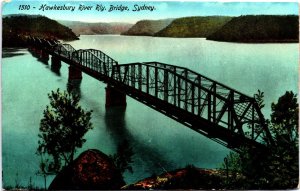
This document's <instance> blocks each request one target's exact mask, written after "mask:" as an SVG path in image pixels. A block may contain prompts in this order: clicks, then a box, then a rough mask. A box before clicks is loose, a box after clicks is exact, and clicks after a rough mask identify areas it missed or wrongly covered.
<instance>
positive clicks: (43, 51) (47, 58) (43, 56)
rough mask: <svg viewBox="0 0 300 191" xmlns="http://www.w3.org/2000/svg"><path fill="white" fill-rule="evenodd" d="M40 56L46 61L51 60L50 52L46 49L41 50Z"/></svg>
mask: <svg viewBox="0 0 300 191" xmlns="http://www.w3.org/2000/svg"><path fill="white" fill-rule="evenodd" d="M40 58H41V59H42V60H44V61H48V60H49V54H48V53H47V52H46V51H45V50H41V51H40Z"/></svg>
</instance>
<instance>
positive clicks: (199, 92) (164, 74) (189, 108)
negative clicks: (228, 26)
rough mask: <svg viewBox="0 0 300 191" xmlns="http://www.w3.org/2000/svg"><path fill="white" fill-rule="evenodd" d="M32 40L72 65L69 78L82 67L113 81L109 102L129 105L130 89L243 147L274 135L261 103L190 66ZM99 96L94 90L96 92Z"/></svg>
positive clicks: (55, 61)
mask: <svg viewBox="0 0 300 191" xmlns="http://www.w3.org/2000/svg"><path fill="white" fill-rule="evenodd" d="M28 45H29V47H30V48H31V49H33V50H34V51H35V52H38V53H39V55H40V57H42V58H44V59H47V60H48V59H49V55H51V62H52V64H53V65H60V64H61V61H63V62H65V63H66V64H68V65H69V79H81V78H82V72H84V73H86V74H88V75H90V76H91V77H93V78H95V79H98V80H99V81H102V82H104V83H107V84H108V86H107V88H106V106H107V107H110V106H114V105H123V106H125V105H126V95H128V96H130V97H132V98H134V99H136V100H138V101H139V102H141V103H143V104H146V105H147V106H149V107H151V108H153V109H154V110H156V111H159V112H161V113H163V114H164V115H166V116H168V117H170V118H172V119H174V120H176V121H178V122H180V123H182V124H184V125H185V126H187V127H189V128H191V129H193V130H194V131H196V132H198V133H200V134H202V135H204V136H206V137H208V138H210V139H212V140H214V141H216V142H218V143H220V144H222V145H224V146H226V147H228V148H230V149H232V150H235V151H237V152H239V151H240V149H241V148H242V147H243V146H245V145H251V146H254V147H265V146H266V144H264V145H263V144H262V140H263V139H264V140H265V142H266V143H267V144H272V136H271V134H270V132H269V129H268V127H267V125H266V123H265V119H264V116H263V114H262V113H261V110H260V108H259V105H258V103H257V102H256V100H255V99H254V98H253V97H249V96H247V95H245V94H243V93H241V92H238V91H236V90H234V89H232V88H230V87H228V86H226V85H224V84H222V83H219V82H217V81H214V80H212V79H210V78H208V77H206V76H204V75H201V74H199V73H197V72H195V71H192V70H190V69H188V68H184V67H180V66H174V65H170V64H164V63H160V62H138V63H129V64H118V62H117V61H116V60H114V59H113V58H111V57H110V56H108V55H107V54H105V53H104V52H102V51H101V50H95V49H80V50H75V49H74V48H73V47H72V46H71V45H69V44H63V43H59V42H57V41H54V40H46V39H40V38H36V37H30V38H28ZM91 96H93V95H91Z"/></svg>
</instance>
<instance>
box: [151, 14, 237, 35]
mask: <svg viewBox="0 0 300 191" xmlns="http://www.w3.org/2000/svg"><path fill="white" fill-rule="evenodd" d="M231 19H232V17H223V16H209V17H185V18H179V19H175V20H174V21H173V22H172V23H171V24H170V25H169V26H167V27H166V28H164V29H162V30H161V31H159V32H157V33H156V34H155V36H161V37H207V36H209V35H210V34H212V33H213V32H215V31H217V30H218V29H220V28H221V27H222V26H223V25H224V24H225V23H227V22H228V21H230V20H231Z"/></svg>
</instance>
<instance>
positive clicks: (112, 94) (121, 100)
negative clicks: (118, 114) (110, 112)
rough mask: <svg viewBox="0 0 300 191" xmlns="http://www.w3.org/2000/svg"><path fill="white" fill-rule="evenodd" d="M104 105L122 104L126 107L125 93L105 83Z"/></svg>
mask: <svg viewBox="0 0 300 191" xmlns="http://www.w3.org/2000/svg"><path fill="white" fill-rule="evenodd" d="M105 90H106V102H105V107H111V106H123V107H126V105H127V103H126V94H124V93H122V92H119V91H118V90H117V89H116V88H114V87H111V86H110V85H107V87H106V88H105Z"/></svg>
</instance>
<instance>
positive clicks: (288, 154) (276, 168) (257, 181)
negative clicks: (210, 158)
mask: <svg viewBox="0 0 300 191" xmlns="http://www.w3.org/2000/svg"><path fill="white" fill-rule="evenodd" d="M255 98H256V99H257V101H258V104H259V105H260V108H262V107H263V106H264V104H263V92H260V91H259V92H258V94H256V95H255ZM261 106H262V107H261ZM271 108H272V113H271V121H269V122H268V123H267V124H268V128H269V129H270V131H271V134H272V136H273V139H274V144H273V145H269V147H268V149H267V150H258V149H253V148H251V147H246V148H244V149H243V150H242V152H241V153H240V155H239V159H236V158H234V159H235V160H228V162H229V163H231V164H230V165H231V166H233V168H234V169H239V170H240V172H241V177H245V178H244V179H243V184H242V185H241V184H239V183H240V179H237V180H234V181H233V182H232V184H233V185H230V188H231V189H232V188H235V189H236V188H239V189H291V188H296V187H297V184H298V179H299V174H298V171H299V170H298V169H299V167H298V103H297V97H296V95H295V94H294V93H293V92H291V91H290V92H286V93H285V94H284V95H283V96H281V97H280V98H279V99H278V102H277V103H272V105H271ZM232 156H233V155H232V154H231V155H229V156H228V157H229V158H232ZM236 160H237V161H240V162H239V163H236V162H235V161H236ZM235 186H238V187H235Z"/></svg>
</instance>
